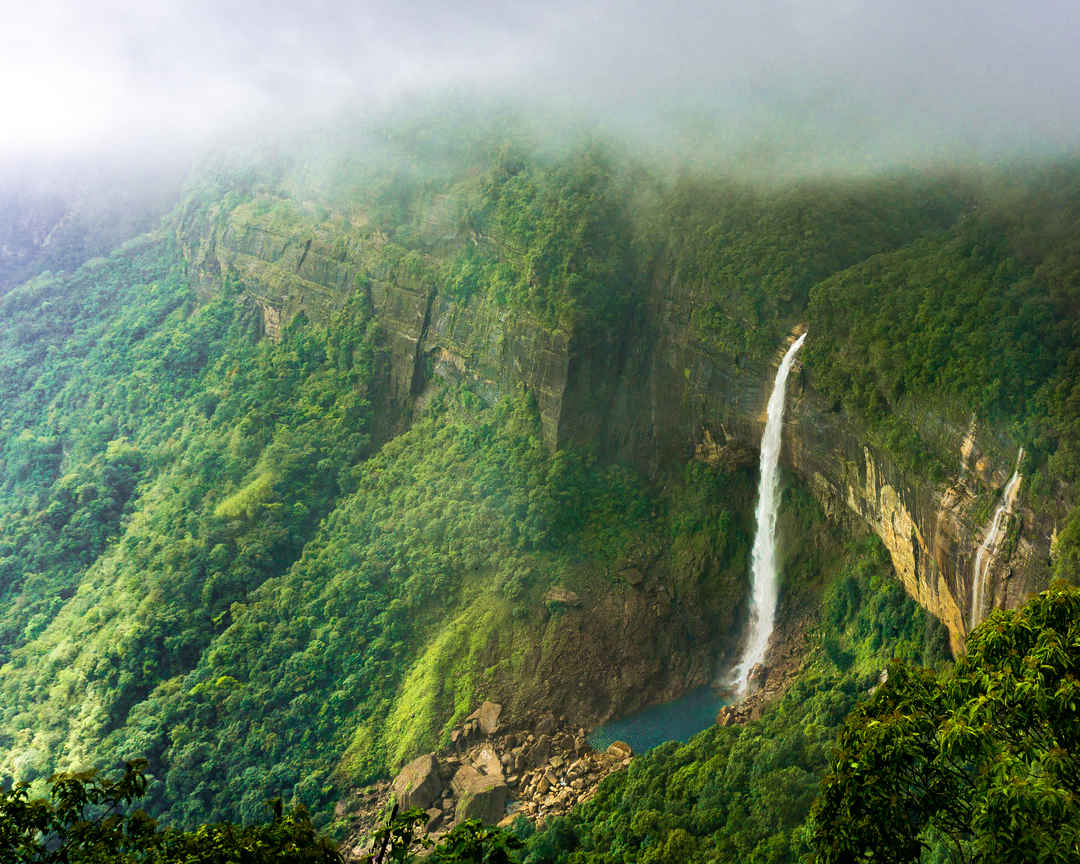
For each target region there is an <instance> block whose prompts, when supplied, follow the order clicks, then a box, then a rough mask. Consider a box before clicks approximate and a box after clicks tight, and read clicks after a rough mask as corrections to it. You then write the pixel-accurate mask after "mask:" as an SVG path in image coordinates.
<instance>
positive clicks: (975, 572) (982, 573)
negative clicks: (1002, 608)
mask: <svg viewBox="0 0 1080 864" xmlns="http://www.w3.org/2000/svg"><path fill="white" fill-rule="evenodd" d="M1023 460H1024V448H1023V447H1021V448H1020V454H1019V455H1018V456H1017V457H1016V470H1015V471H1013V475H1012V477H1010V478H1009V482H1008V483H1006V484H1005V490H1004V491H1003V492H1002V493H1001V503H999V504H998V506H997V509H996V510H995V511H994V518H993V519H991V520H990V525H989V526H988V527H987V529H986V533H985V534H984V535H983V539H982V543H980V544H979V548H978V549H977V550H976V552H975V566H974V567H973V568H972V573H971V617H970V619H969V620H970V625H969V628H968V629H969V630H974V629H975V627H976V626H977V625H978V624H979V622H980V621H982V619H983V614H984V611H985V610H984V608H983V607H984V606H985V605H986V574H987V571H988V570H989V569H990V562H991V561H992V560H993V557H994V555H995V554H996V553H997V547H998V544H999V543H1000V542H1001V538H1000V537H999V535H1000V534H1001V528H1002V525H1003V524H1004V522H1005V517H1006V516H1007V515H1008V514H1010V513H1011V512H1012V508H1013V505H1014V504H1015V503H1016V494H1017V490H1018V489H1019V486H1020V463H1021V462H1022V461H1023Z"/></svg>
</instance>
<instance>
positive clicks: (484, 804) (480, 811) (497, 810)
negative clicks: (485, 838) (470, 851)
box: [450, 765, 507, 825]
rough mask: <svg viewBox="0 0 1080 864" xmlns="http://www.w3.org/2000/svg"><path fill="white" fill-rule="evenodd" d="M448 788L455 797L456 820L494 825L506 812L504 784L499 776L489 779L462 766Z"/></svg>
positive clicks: (473, 769)
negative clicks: (476, 821) (456, 800)
mask: <svg viewBox="0 0 1080 864" xmlns="http://www.w3.org/2000/svg"><path fill="white" fill-rule="evenodd" d="M450 787H451V788H452V789H453V790H454V794H455V795H456V796H457V799H458V803H457V812H456V816H457V820H458V821H459V822H460V821H463V820H465V819H479V820H480V821H481V822H484V823H485V824H487V825H495V824H496V823H498V822H499V820H500V819H502V818H503V814H504V813H505V811H506V795H507V788H506V782H505V781H504V780H503V778H502V777H501V776H499V777H489V776H487V775H485V774H481V773H480V772H479V771H477V770H476V769H475V768H471V767H469V766H468V765H462V766H461V768H459V769H458V772H457V774H455V775H454V779H453V780H451V781H450Z"/></svg>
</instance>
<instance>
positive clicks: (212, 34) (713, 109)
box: [0, 0, 1080, 171]
mask: <svg viewBox="0 0 1080 864" xmlns="http://www.w3.org/2000/svg"><path fill="white" fill-rule="evenodd" d="M1078 10H1080V4H1078V3H1076V2H1075V0H1033V2H1024V3H1020V2H1003V0H986V2H981V3H974V2H968V0H958V2H949V3H945V4H941V3H930V2H927V0H905V2H895V0H878V2H870V0H866V2H859V0H753V2H748V0H740V2H734V0H716V2H712V3H705V2H685V3H671V2H666V3H662V2H637V3H616V2H613V0H605V2H584V3H582V2H574V3H570V2H565V0H550V2H544V3H538V2H515V3H495V2H490V0H477V2H463V3H458V4H446V3H441V2H434V0H420V2H414V3H411V4H394V3H386V2H380V3H375V2H370V0H358V2H345V0H342V2H325V0H324V2H307V3H302V4H301V3H286V2H274V0H266V2H253V0H248V2H235V0H233V2H229V0H224V2H223V0H194V2H192V0H140V2H138V3H123V2H115V0H113V2H103V3H93V4H91V3H85V2H80V0H44V2H34V3H27V4H9V6H8V10H7V12H6V13H5V27H4V28H3V31H2V32H0V75H2V80H3V81H4V88H3V91H2V92H3V102H4V106H3V117H4V122H2V123H0V158H2V159H3V167H5V168H6V169H7V170H8V171H12V170H18V166H19V165H20V164H21V163H23V162H24V161H25V160H28V159H30V158H31V157H34V158H35V159H40V158H41V157H42V156H43V155H45V156H47V157H48V158H54V157H55V158H61V157H63V155H64V154H71V153H81V154H86V153H99V152H100V153H109V154H112V158H114V159H115V158H119V159H124V158H135V154H138V155H139V156H141V157H142V158H145V159H148V160H150V161H155V160H169V159H176V158H178V157H181V158H183V157H185V156H186V155H187V154H190V153H192V152H195V151H197V150H198V149H200V148H203V147H205V146H206V145H208V144H220V142H222V141H231V140H244V139H247V140H260V139H261V138H263V137H265V136H267V135H270V134H281V133H285V134H297V133H299V132H300V131H302V130H304V129H308V128H317V127H318V126H319V124H324V123H326V122H328V121H330V120H332V119H333V118H337V117H344V116H348V117H363V116H369V115H372V114H376V113H378V112H380V111H384V110H386V109H388V108H390V107H393V106H394V105H395V104H397V103H399V102H406V101H408V100H411V99H416V98H427V99H434V100H435V101H436V102H437V101H438V95H437V94H439V93H442V92H452V93H453V94H454V97H455V99H458V100H468V99H470V98H475V99H477V100H483V101H484V102H485V104H504V105H509V106H512V107H513V108H515V109H516V110H517V111H518V112H519V113H521V114H523V115H525V116H535V117H542V118H543V123H542V124H538V125H541V126H543V127H544V128H547V129H552V130H558V129H559V128H560V127H565V128H572V127H577V128H580V127H581V126H582V125H586V126H591V125H595V126H598V127H600V128H602V129H605V130H607V131H608V132H610V133H611V134H612V135H614V136H616V137H618V138H621V139H623V140H626V141H628V142H630V143H631V144H634V145H639V146H641V147H642V148H645V149H646V150H653V151H655V152H659V153H667V154H675V155H677V156H678V157H679V158H686V159H697V160H706V161H708V160H728V161H734V162H736V163H742V164H750V165H769V164H776V165H780V166H784V169H785V170H786V171H791V170H811V171H812V170H818V169H824V170H830V169H835V168H837V167H839V168H846V169H852V170H862V169H876V168H881V167H889V166H892V165H896V164H908V165H910V164H916V165H917V164H919V163H925V162H934V163H940V162H942V161H954V162H955V161H960V162H966V161H986V160H994V159H998V158H1003V157H1009V156H1011V155H1017V154H1022V155H1045V154H1053V153H1058V152H1062V151H1068V150H1074V149H1076V148H1077V144H1078V142H1080V110H1078V107H1077V106H1078V104H1080V98H1078V96H1077V94H1078V93H1080V50H1077V45H1080V11H1078Z"/></svg>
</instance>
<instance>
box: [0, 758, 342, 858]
mask: <svg viewBox="0 0 1080 864" xmlns="http://www.w3.org/2000/svg"><path fill="white" fill-rule="evenodd" d="M145 769H146V764H145V763H144V762H142V761H136V762H129V763H127V765H126V767H125V770H124V773H123V775H122V776H120V777H118V778H115V779H113V778H110V777H106V776H103V775H101V774H98V773H97V772H94V771H85V772H81V773H76V774H57V775H55V776H53V777H51V778H50V779H49V784H50V791H49V796H48V798H37V799H30V798H29V796H28V791H27V788H26V786H25V785H17V786H15V787H14V788H13V789H11V790H8V791H0V858H2V859H3V860H4V861H5V862H10V864H191V862H196V861H198V862H204V864H334V862H340V861H341V860H342V859H341V856H340V855H339V854H338V853H337V851H336V849H335V848H334V846H333V844H332V843H331V842H330V841H329V840H327V839H326V838H324V837H320V836H319V835H318V834H317V833H316V831H315V829H314V828H313V827H312V825H311V821H310V819H309V818H308V816H307V813H306V812H305V811H304V810H303V808H297V809H296V810H293V811H292V812H290V813H288V814H285V813H283V810H282V807H281V802H280V801H276V802H273V805H274V808H275V818H274V819H273V821H271V822H269V823H265V824H259V825H249V826H245V827H240V826H238V825H229V824H214V825H201V826H199V827H198V828H196V829H194V830H192V831H176V830H173V829H169V828H166V829H164V830H161V829H159V827H158V825H157V823H156V822H155V821H154V820H153V819H151V818H150V817H149V816H148V815H147V814H146V813H145V812H144V811H143V810H141V809H132V806H131V805H132V804H133V802H135V801H136V800H137V799H139V798H141V797H142V796H143V794H144V793H145V792H146V786H147V778H146V774H145Z"/></svg>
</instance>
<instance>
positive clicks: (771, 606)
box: [734, 333, 806, 695]
mask: <svg viewBox="0 0 1080 864" xmlns="http://www.w3.org/2000/svg"><path fill="white" fill-rule="evenodd" d="M805 339H806V334H805V333H803V335H802V336H800V337H799V338H798V339H796V340H795V341H794V342H793V343H792V345H791V347H790V348H788V350H787V353H786V354H785V355H784V359H783V360H781V361H780V368H779V369H777V370H776V381H775V382H774V383H773V389H772V394H771V395H770V396H769V408H768V418H767V420H766V422H765V434H764V435H763V436H762V438H761V463H760V472H761V476H760V480H759V484H758V501H757V509H756V510H755V511H754V516H755V519H756V521H757V527H756V529H755V532H754V547H753V551H752V553H751V571H750V574H751V585H750V591H751V596H750V636H749V638H748V640H747V643H746V647H745V648H744V649H743V655H742V659H740V660H739V663H738V665H737V666H736V667H735V672H734V682H735V686H736V687H737V688H738V690H739V692H740V694H743V695H745V694H746V693H747V692H748V690H749V677H750V672H751V671H752V670H753V668H754V667H755V666H756V665H758V664H759V663H761V662H762V661H763V660H764V659H765V652H766V650H768V647H769V637H771V636H772V631H773V623H774V621H775V619H776V600H777V596H778V595H779V588H780V586H779V584H778V574H777V572H776V511H777V508H778V507H779V506H780V440H781V433H782V432H783V428H784V394H785V393H786V392H787V379H788V373H789V372H790V371H791V365H792V363H794V362H795V354H796V353H797V352H798V350H799V349H800V348H801V347H802V344H803V340H805Z"/></svg>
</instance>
